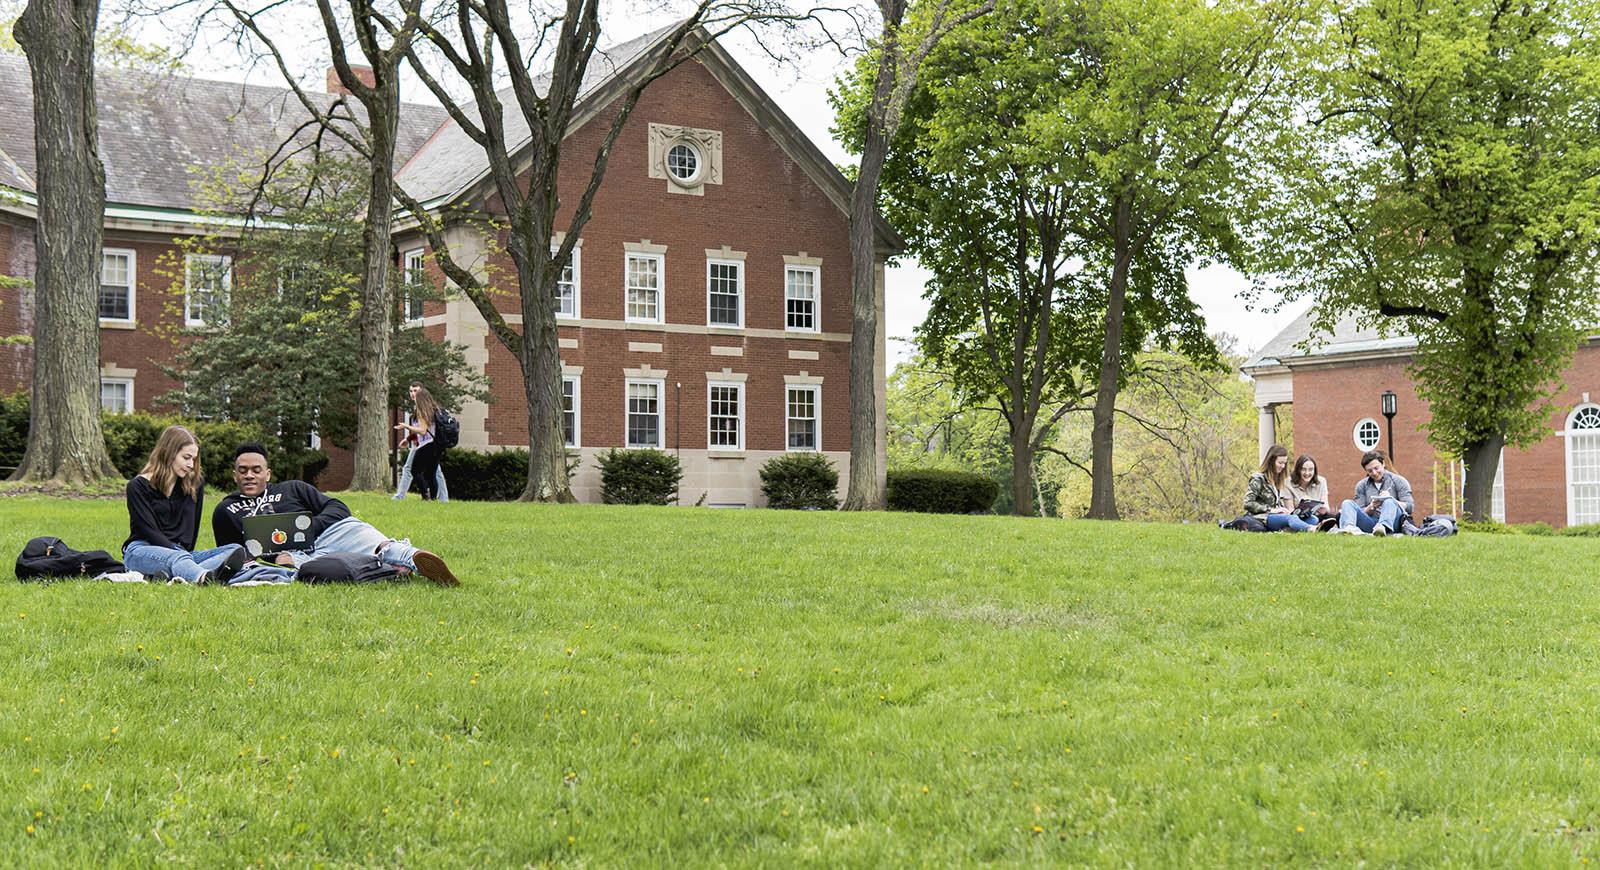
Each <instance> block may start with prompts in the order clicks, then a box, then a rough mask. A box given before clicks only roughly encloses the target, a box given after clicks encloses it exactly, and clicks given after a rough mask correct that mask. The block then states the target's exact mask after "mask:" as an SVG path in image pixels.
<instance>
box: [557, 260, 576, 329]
mask: <svg viewBox="0 0 1600 870" xmlns="http://www.w3.org/2000/svg"><path fill="white" fill-rule="evenodd" d="M577 300H578V284H577V280H576V272H575V270H574V269H573V268H572V261H571V260H568V261H567V263H566V265H564V266H562V267H561V278H560V279H559V280H557V281H556V313H557V314H560V315H563V316H566V317H572V316H573V315H574V314H575V313H576V312H577V310H578V307H577Z"/></svg>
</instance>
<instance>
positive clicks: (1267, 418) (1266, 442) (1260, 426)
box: [1256, 405, 1278, 460]
mask: <svg viewBox="0 0 1600 870" xmlns="http://www.w3.org/2000/svg"><path fill="white" fill-rule="evenodd" d="M1277 407H1278V406H1277V405H1261V406H1258V408H1257V410H1258V411H1260V412H1261V416H1260V418H1259V421H1258V422H1257V424H1256V439H1257V440H1258V441H1260V442H1261V450H1260V453H1259V455H1258V456H1257V457H1256V458H1257V459H1258V460H1259V459H1266V458H1267V449H1268V448H1270V447H1271V446H1272V445H1274V444H1276V443H1278V417H1277V414H1276V413H1274V409H1275V408H1277Z"/></svg>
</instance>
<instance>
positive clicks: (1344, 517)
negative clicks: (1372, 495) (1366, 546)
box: [1339, 498, 1406, 533]
mask: <svg viewBox="0 0 1600 870" xmlns="http://www.w3.org/2000/svg"><path fill="white" fill-rule="evenodd" d="M1405 516H1406V515H1405V511H1403V510H1401V509H1400V503H1399V502H1397V501H1395V500H1394V499H1392V498H1386V499H1384V500H1383V505H1382V506H1381V507H1379V508H1378V515H1377V516H1376V517H1374V516H1373V515H1372V514H1369V513H1367V512H1366V511H1364V510H1362V509H1361V505H1358V504H1356V503H1355V501H1354V500H1353V499H1345V500H1344V504H1341V505H1339V528H1341V529H1346V528H1349V527H1351V526H1355V527H1356V528H1358V529H1360V530H1361V531H1363V532H1369V533H1370V532H1371V531H1372V530H1373V529H1375V528H1377V527H1378V524H1379V523H1382V524H1383V525H1384V527H1386V528H1387V529H1388V530H1389V531H1391V532H1398V531H1400V523H1401V522H1402V521H1403V520H1404V519H1405Z"/></svg>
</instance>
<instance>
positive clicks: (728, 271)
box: [706, 263, 739, 326]
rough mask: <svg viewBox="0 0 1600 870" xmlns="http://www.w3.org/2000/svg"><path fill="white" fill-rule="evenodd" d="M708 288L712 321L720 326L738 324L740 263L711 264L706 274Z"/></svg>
mask: <svg viewBox="0 0 1600 870" xmlns="http://www.w3.org/2000/svg"><path fill="white" fill-rule="evenodd" d="M706 290H707V292H708V293H709V294H710V319H711V323H713V324H716V325H718V326H738V325H739V265H738V264H737V263H712V264H710V266H709V268H708V270H707V275H706Z"/></svg>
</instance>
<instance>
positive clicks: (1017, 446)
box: [1011, 425, 1034, 517]
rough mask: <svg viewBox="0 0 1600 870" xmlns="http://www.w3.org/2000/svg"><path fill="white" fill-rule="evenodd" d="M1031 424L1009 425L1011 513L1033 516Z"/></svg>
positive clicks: (1019, 515) (1013, 514)
mask: <svg viewBox="0 0 1600 870" xmlns="http://www.w3.org/2000/svg"><path fill="white" fill-rule="evenodd" d="M1032 432H1033V426H1032V425H1014V426H1012V427H1011V499H1012V502H1011V515H1012V516H1017V517H1031V516H1033V513H1034V511H1033V438H1032V437H1031V435H1032Z"/></svg>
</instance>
